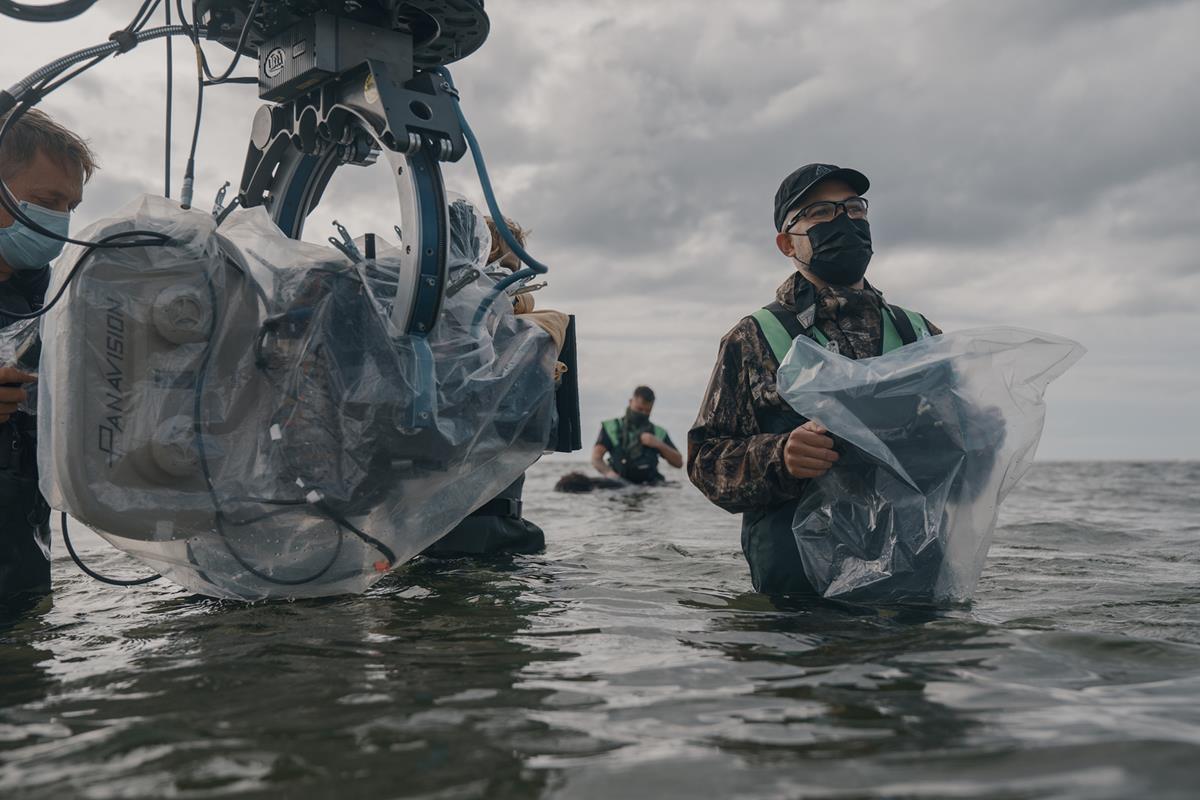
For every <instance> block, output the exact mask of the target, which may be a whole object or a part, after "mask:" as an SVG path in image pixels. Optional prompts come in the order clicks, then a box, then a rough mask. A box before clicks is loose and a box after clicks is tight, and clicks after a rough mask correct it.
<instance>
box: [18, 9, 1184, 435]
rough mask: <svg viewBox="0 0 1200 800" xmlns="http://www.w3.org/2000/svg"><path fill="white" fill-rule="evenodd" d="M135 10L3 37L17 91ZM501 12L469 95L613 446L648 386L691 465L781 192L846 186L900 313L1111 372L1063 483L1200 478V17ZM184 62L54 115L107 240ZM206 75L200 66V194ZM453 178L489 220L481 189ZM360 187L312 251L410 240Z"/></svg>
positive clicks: (209, 151)
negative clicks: (1189, 418)
mask: <svg viewBox="0 0 1200 800" xmlns="http://www.w3.org/2000/svg"><path fill="white" fill-rule="evenodd" d="M135 7H136V3H135V2H133V0H121V1H120V2H106V3H103V4H98V8H97V9H95V10H93V11H92V12H89V14H88V15H86V16H85V17H84V18H82V19H81V20H78V21H77V22H76V23H72V24H69V25H63V26H58V27H57V28H56V29H55V31H54V33H53V34H51V33H50V28H47V27H44V26H43V27H38V26H30V25H22V24H19V23H13V22H11V21H8V20H4V21H0V36H2V38H3V40H4V41H5V43H6V48H5V51H4V52H3V53H0V68H3V71H4V72H5V74H6V75H11V76H12V77H16V76H17V75H19V74H24V72H27V71H28V70H29V69H32V68H33V67H34V66H36V65H38V64H40V63H42V62H43V61H45V60H48V59H49V58H50V57H51V56H53V55H56V54H58V53H59V52H61V51H63V50H65V49H67V48H68V47H73V46H79V45H83V44H87V43H91V42H92V41H93V40H95V39H102V38H104V37H103V35H100V34H98V33H97V31H107V30H111V29H113V28H115V27H117V26H118V25H119V24H120V23H121V22H122V21H123V20H124V18H126V17H128V16H130V15H131V14H132V13H133V10H134V8H135ZM487 8H488V11H489V14H490V15H491V17H492V20H493V26H492V35H491V37H490V39H489V41H488V42H487V44H486V46H485V47H484V48H483V49H482V50H480V51H479V52H478V53H476V54H474V55H472V56H471V57H470V58H468V59H467V60H465V61H464V62H462V63H461V64H459V65H457V66H456V67H455V69H454V71H455V76H456V79H457V81H458V83H459V86H460V89H461V90H462V93H463V98H464V104H465V108H466V110H467V112H468V115H469V117H470V119H471V120H472V123H473V125H474V127H475V128H476V131H477V133H478V134H479V136H480V139H481V141H482V143H483V146H484V148H485V151H486V153H487V156H488V160H489V164H490V166H491V168H492V172H493V177H494V179H495V180H496V183H497V189H498V191H499V193H500V196H501V200H502V203H503V205H504V207H505V210H506V212H507V213H508V214H510V215H512V216H514V217H516V218H518V219H520V220H521V221H522V222H523V223H525V224H528V225H530V226H531V227H532V228H533V229H534V238H533V240H532V242H531V246H532V247H533V248H534V250H535V252H537V253H538V254H539V256H540V257H542V258H543V259H544V260H546V261H548V262H549V263H551V264H552V265H553V266H554V267H555V271H554V272H553V273H552V275H551V281H552V287H551V288H550V289H549V290H547V291H546V292H545V293H543V294H544V298H543V299H542V300H541V302H543V303H544V304H546V303H549V304H554V305H557V306H560V307H564V308H568V309H570V310H574V311H575V312H576V313H577V315H578V317H579V324H580V330H581V333H582V334H583V335H584V336H585V340H584V341H583V342H582V343H581V352H582V353H583V355H584V364H583V365H582V377H583V379H584V383H585V386H586V387H587V390H588V395H587V397H586V398H585V414H586V415H587V416H588V417H589V420H588V422H589V425H590V424H591V423H592V422H594V421H597V420H598V418H599V417H600V416H605V415H609V414H611V413H616V411H617V410H618V409H619V407H620V404H621V403H623V402H624V400H625V398H626V397H627V396H628V391H629V388H631V387H632V384H633V382H637V381H647V382H652V383H653V384H655V385H656V387H657V388H659V389H660V391H659V394H660V397H661V398H662V400H661V402H660V413H662V414H664V415H666V417H665V423H666V424H667V426H668V427H669V428H670V429H671V430H672V431H674V432H675V433H676V439H677V440H678V439H682V434H683V429H685V428H686V426H687V424H688V422H690V415H691V414H693V413H694V412H695V409H696V407H697V406H698V404H699V400H700V396H701V394H702V392H703V387H704V384H705V382H706V380H707V377H708V371H709V368H710V366H711V362H712V358H713V355H714V354H715V350H716V344H717V340H718V339H719V337H720V335H721V334H722V333H724V331H725V330H727V329H728V328H729V327H730V326H731V325H732V324H734V323H735V322H736V321H737V319H738V318H739V317H741V316H742V315H744V314H746V313H748V312H749V311H751V310H753V309H754V308H756V307H758V306H760V305H762V304H763V303H765V302H767V301H768V300H770V299H771V297H772V294H773V291H774V287H775V285H777V284H778V283H779V282H780V281H782V280H783V278H784V277H786V275H787V272H788V270H789V266H788V264H787V262H786V261H785V260H784V259H783V258H782V257H781V256H780V255H779V254H778V253H776V252H775V249H774V245H773V236H774V231H773V229H772V227H771V222H770V219H771V200H772V196H773V194H774V191H775V187H776V185H777V183H778V181H779V179H780V178H781V177H782V176H783V175H784V174H786V173H787V172H788V171H790V170H791V169H792V168H793V167H795V166H797V165H799V164H800V163H804V162H807V161H813V160H821V161H832V162H835V163H844V164H850V165H853V166H856V167H858V168H860V169H862V170H863V171H865V172H866V173H867V174H868V175H870V176H871V179H872V182H873V186H872V190H871V192H870V197H871V200H872V227H873V231H874V234H875V240H876V245H877V246H876V252H877V255H876V258H875V261H874V262H873V264H872V267H871V273H870V277H871V279H872V281H873V282H874V283H876V284H877V285H878V286H880V287H881V288H883V289H884V290H885V292H887V294H888V297H889V298H890V299H892V300H893V301H894V302H900V303H902V304H905V305H908V306H912V307H915V308H918V309H920V310H922V311H924V312H925V313H926V314H927V315H928V316H930V317H931V318H932V319H934V320H935V321H937V322H939V323H940V324H943V325H944V326H946V327H952V328H957V327H966V326H972V325H982V324H999V323H1003V322H1011V323H1014V324H1022V325H1026V326H1030V327H1041V328H1045V329H1048V330H1052V331H1058V332H1063V333H1065V334H1068V335H1073V336H1076V337H1078V338H1080V339H1082V340H1083V341H1084V342H1085V343H1086V344H1089V346H1091V348H1092V352H1091V353H1090V354H1089V356H1088V357H1087V359H1085V360H1084V361H1083V362H1082V363H1081V364H1080V365H1079V366H1078V367H1077V368H1076V369H1075V370H1074V371H1073V372H1071V373H1069V374H1068V376H1067V377H1066V378H1065V379H1064V380H1063V381H1062V382H1061V384H1056V387H1055V389H1054V390H1052V392H1056V391H1061V393H1062V396H1063V401H1062V402H1063V404H1064V406H1068V405H1069V407H1070V410H1069V411H1064V417H1070V418H1071V420H1072V421H1073V422H1072V424H1073V425H1075V424H1076V422H1078V421H1079V420H1087V421H1088V424H1089V425H1093V426H1095V427H1094V429H1093V432H1094V437H1093V439H1088V438H1087V436H1085V435H1084V432H1082V431H1081V430H1080V429H1078V427H1077V426H1076V427H1073V428H1071V429H1070V430H1069V431H1067V430H1066V429H1065V428H1064V429H1063V430H1064V433H1063V434H1062V436H1061V437H1058V436H1057V435H1056V433H1055V430H1056V429H1055V427H1054V424H1053V423H1054V409H1053V405H1052V417H1051V425H1050V427H1049V428H1048V433H1047V442H1046V447H1045V449H1046V451H1048V454H1049V455H1054V456H1059V457H1062V456H1070V455H1072V454H1079V455H1081V456H1082V455H1088V456H1095V455H1110V456H1115V455H1121V454H1130V455H1138V456H1141V457H1144V456H1146V455H1154V454H1161V455H1172V456H1179V455H1185V454H1191V455H1193V456H1195V455H1197V454H1200V434H1197V433H1191V434H1188V435H1183V436H1181V435H1180V434H1179V431H1180V430H1190V431H1194V430H1195V426H1194V425H1193V426H1191V427H1187V426H1186V425H1185V424H1184V423H1185V421H1184V420H1183V419H1182V418H1180V412H1179V405H1178V398H1179V397H1194V396H1196V394H1197V391H1198V389H1197V386H1196V380H1197V379H1196V378H1195V377H1194V376H1193V375H1192V373H1194V372H1195V369H1194V367H1192V368H1191V370H1190V371H1189V370H1181V369H1180V365H1184V364H1194V363H1195V359H1194V355H1193V354H1192V352H1191V351H1192V347H1191V342H1194V341H1195V340H1196V338H1197V336H1198V335H1200V323H1198V322H1197V320H1198V319H1200V313H1198V312H1200V280H1198V278H1197V274H1198V273H1200V257H1198V256H1197V253H1200V228H1198V226H1197V225H1196V224H1195V220H1196V208H1197V203H1198V202H1200V147H1197V145H1196V137H1195V131H1196V130H1197V129H1198V128H1200V104H1197V103H1196V102H1194V99H1193V98H1194V96H1195V90H1194V86H1193V83H1194V76H1195V75H1196V74H1197V68H1198V67H1200V55H1197V52H1196V48H1195V45H1194V32H1195V31H1196V30H1200V2H1196V0H1179V1H1177V2H1167V1H1165V0H1163V1H1160V2H1117V1H1116V0H1056V2H1054V3H1046V2H1039V1H1038V0H1016V1H1015V2H1005V3H995V2H986V1H985V0H957V1H956V2H945V1H944V0H913V1H912V2H905V3H889V2H883V1H882V0H848V1H847V2H840V3H824V2H816V1H815V0H813V1H812V2H788V1H786V0H762V1H761V2H755V3H752V4H748V3H736V4H735V3H725V2H717V0H656V2H654V3H640V4H635V3H630V2H627V0H596V1H595V2H552V1H551V0H520V1H519V2H518V0H489V2H488V4H487ZM10 43H11V45H10ZM213 53H214V56H213V57H214V60H218V61H224V59H225V58H227V57H228V53H227V52H226V51H222V50H220V49H219V48H215V49H214V50H213ZM161 54H162V48H161V45H154V46H151V47H150V48H148V49H147V50H146V51H145V52H141V51H134V52H133V53H131V54H129V55H127V56H122V57H121V58H120V59H118V60H117V61H116V62H114V63H113V64H112V65H111V66H110V65H105V66H104V67H102V68H101V69H98V70H96V71H94V72H93V73H89V75H88V76H87V77H86V78H85V79H83V80H81V82H80V83H79V84H78V85H72V86H70V87H68V88H67V89H65V90H63V92H61V93H60V94H59V95H55V96H53V97H52V98H50V99H49V100H48V101H47V106H48V108H49V109H50V110H52V111H53V112H54V113H56V114H59V115H61V116H63V118H64V119H66V120H68V121H69V122H70V123H71V124H72V125H74V126H76V127H78V128H79V129H80V130H83V131H85V132H86V133H87V134H88V135H90V136H91V137H92V139H93V140H94V141H95V143H96V144H97V146H98V147H99V149H100V150H101V156H102V159H103V161H104V165H105V170H104V172H102V173H101V176H100V177H98V178H97V180H96V182H95V185H94V186H93V187H92V189H91V190H90V192H89V196H88V198H87V200H86V204H85V206H84V207H83V209H82V213H81V215H80V216H81V217H87V216H89V215H91V216H95V215H99V214H101V213H103V212H104V211H106V210H107V209H109V208H111V207H112V206H114V205H120V204H122V202H123V200H124V199H125V198H123V197H122V195H123V194H126V193H133V192H135V191H138V190H158V189H160V188H161V177H160V174H161V113H162V98H161V86H162V70H161V61H162V57H161ZM189 61H190V56H189V55H188V53H187V52H186V48H184V47H182V46H180V47H179V48H177V57H176V69H177V75H178V76H180V78H179V83H178V88H177V107H176V140H175V146H174V154H175V155H174V158H175V161H176V166H177V170H176V181H178V175H179V173H180V171H181V167H182V163H183V159H184V157H185V150H186V144H187V142H186V136H185V135H184V134H185V132H186V130H187V129H188V128H189V127H190V111H191V108H190V105H191V102H192V99H193V95H192V86H191V83H190V78H189V75H190V64H189ZM257 105H258V101H257V100H256V99H255V97H254V93H253V90H252V89H251V88H249V87H230V88H227V89H222V90H220V91H214V92H210V93H208V95H207V96H206V111H205V128H204V135H203V139H202V140H201V147H200V159H199V163H200V172H199V179H198V187H197V202H198V203H199V202H200V201H201V200H202V201H203V202H204V203H207V202H209V200H210V198H211V196H212V194H213V193H214V192H215V191H216V189H217V187H218V186H219V185H220V183H221V181H223V180H232V181H234V182H235V183H236V181H237V179H238V177H239V176H240V172H241V166H242V164H241V162H242V158H243V156H244V152H245V141H246V136H247V134H248V131H249V124H250V117H251V115H252V114H253V111H254V109H255V108H256V107H257ZM447 175H448V180H449V182H450V184H451V186H452V187H453V188H457V189H459V190H461V191H464V192H466V193H467V194H468V195H469V196H472V197H475V198H478V196H479V193H478V190H477V188H475V182H474V177H473V174H472V172H471V170H470V168H469V165H468V164H466V163H462V164H457V165H451V166H450V167H449V168H448V169H447ZM335 180H336V182H335V184H334V185H333V186H332V187H331V189H330V193H329V195H328V198H327V202H326V204H325V206H323V207H322V208H321V209H319V211H318V212H317V214H315V215H314V217H313V220H312V222H311V224H310V226H309V229H308V230H307V231H306V238H310V239H313V240H314V241H322V240H323V239H324V237H325V236H327V235H329V232H330V231H329V228H328V221H329V219H331V218H333V217H337V218H339V219H341V220H342V221H344V222H347V223H348V224H350V225H351V226H352V227H354V228H355V230H356V231H362V230H367V229H369V228H373V229H377V230H385V231H386V230H388V229H390V224H391V223H392V222H393V221H394V217H393V212H392V210H391V209H392V208H393V206H391V205H390V203H391V201H390V187H389V184H388V179H387V178H386V176H382V175H377V174H371V173H366V172H363V171H361V170H360V171H354V172H351V171H345V172H344V173H343V174H339V176H338V177H337V178H336V179H335ZM1113 330H1127V331H1130V333H1129V334H1128V336H1126V337H1124V338H1122V337H1116V338H1115V339H1114V338H1113V337H1112V336H1111V335H1110V334H1111V332H1112V331H1113ZM1127 339H1128V340H1129V342H1131V343H1127V342H1126V340H1127ZM1139 348H1150V349H1152V350H1153V351H1154V352H1155V354H1156V359H1155V360H1154V361H1153V367H1152V368H1149V369H1150V370H1151V371H1150V373H1145V372H1144V371H1143V372H1139V373H1138V376H1139V377H1138V382H1140V383H1142V384H1145V383H1147V382H1149V383H1151V384H1153V385H1154V386H1156V387H1157V389H1156V396H1157V397H1158V398H1162V399H1161V401H1160V400H1156V399H1154V398H1151V399H1150V400H1149V401H1148V400H1147V399H1146V397H1145V393H1144V392H1142V391H1140V390H1139V389H1138V388H1137V387H1136V386H1135V385H1134V383H1132V382H1129V383H1128V384H1125V383H1122V382H1121V381H1120V380H1118V379H1115V378H1114V377H1113V376H1119V375H1121V374H1128V373H1122V367H1121V366H1120V364H1122V363H1124V361H1123V360H1128V359H1136V358H1138V353H1139ZM626 384H629V386H626ZM1060 385H1061V386H1062V389H1061V390H1060V389H1059V386H1060ZM1170 385H1175V386H1177V387H1179V388H1178V390H1177V391H1167V390H1165V389H1164V388H1163V387H1164V386H1170ZM1098 386H1103V387H1104V388H1105V391H1106V395H1105V397H1104V399H1103V402H1101V401H1100V400H1098V399H1095V397H1094V392H1092V387H1098ZM1089 392H1092V393H1091V394H1089ZM1189 392H1190V394H1189ZM1168 397H1169V398H1171V399H1170V400H1169V401H1168V399H1167V398H1168ZM1114 398H1116V399H1114ZM1053 401H1054V398H1053V397H1052V404H1053ZM1147 402H1152V403H1153V402H1161V407H1159V408H1157V410H1154V409H1152V410H1149V411H1144V413H1145V415H1146V416H1147V417H1148V418H1149V420H1150V421H1149V422H1148V423H1146V424H1147V426H1148V430H1149V433H1143V436H1142V437H1141V438H1139V439H1137V440H1133V439H1122V438H1120V437H1110V438H1105V436H1106V434H1104V433H1102V431H1103V425H1104V415H1103V414H1101V413H1099V412H1098V411H1096V409H1099V408H1103V409H1111V408H1114V407H1118V406H1121V407H1125V408H1139V409H1144V405H1145V403H1147ZM1122 404H1123V406H1122ZM1106 413H1107V412H1106ZM1080 424H1081V423H1080ZM1189 435H1190V437H1191V438H1188V436H1189ZM1106 442H1107V443H1106ZM1147 442H1149V444H1147ZM1106 448H1107V449H1106Z"/></svg>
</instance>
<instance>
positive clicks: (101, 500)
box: [38, 197, 557, 599]
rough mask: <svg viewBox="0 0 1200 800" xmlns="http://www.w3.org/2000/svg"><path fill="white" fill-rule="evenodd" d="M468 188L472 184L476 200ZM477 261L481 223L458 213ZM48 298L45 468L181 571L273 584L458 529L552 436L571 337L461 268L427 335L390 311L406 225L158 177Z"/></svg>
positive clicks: (373, 568) (331, 583)
mask: <svg viewBox="0 0 1200 800" xmlns="http://www.w3.org/2000/svg"><path fill="white" fill-rule="evenodd" d="M459 202H460V203H463V201H459ZM451 216H452V218H453V219H454V220H456V224H457V225H459V226H466V227H470V228H471V231H470V232H469V235H466V236H459V237H456V238H457V239H458V240H461V241H467V242H470V243H472V244H471V245H470V250H469V252H463V250H462V248H450V250H451V254H452V255H451V259H452V262H453V264H454V267H455V272H457V271H458V270H461V269H463V268H466V267H470V268H473V269H475V270H477V271H478V272H480V273H482V271H483V270H482V267H483V261H484V259H485V258H486V254H487V252H488V249H489V247H490V237H489V236H488V232H487V228H486V225H485V224H484V222H483V220H482V217H481V216H480V215H479V214H478V213H477V212H475V211H474V209H473V208H470V207H469V206H466V205H465V204H464V205H463V206H461V207H460V208H459V213H456V214H453V215H451ZM135 228H136V229H137V230H141V231H154V232H160V233H163V234H165V235H166V236H168V237H169V242H168V243H167V244H165V245H163V246H156V247H145V248H132V249H117V250H114V249H105V250H96V251H91V252H84V251H82V250H80V249H78V248H74V249H72V250H70V251H68V253H67V254H66V256H64V262H63V266H62V268H60V269H57V270H56V271H55V275H56V277H57V278H58V279H60V280H61V279H62V276H65V275H67V274H68V273H69V272H70V267H69V266H68V265H71V264H74V263H75V262H76V261H80V262H81V263H79V267H78V273H77V275H76V277H75V279H74V280H73V281H72V283H71V284H70V286H69V287H68V288H67V296H66V297H65V298H64V301H63V302H62V303H60V304H58V305H57V306H55V307H54V308H53V309H52V310H51V311H50V313H49V314H48V315H47V317H46V319H45V322H44V327H43V334H44V339H45V345H44V351H43V358H42V374H41V379H40V384H41V395H40V403H41V407H40V414H39V431H38V433H39V437H40V440H41V443H42V447H41V452H40V467H41V475H42V478H41V481H42V490H43V492H44V494H45V495H46V497H47V499H48V500H49V501H50V503H51V505H52V506H54V507H55V508H58V509H61V510H64V511H67V512H69V513H70V514H71V515H73V516H74V517H76V518H78V519H79V520H81V521H82V522H84V523H85V524H87V525H89V526H90V527H92V528H93V529H95V530H97V532H99V533H100V534H101V535H103V536H104V537H105V538H106V539H108V540H109V541H110V542H112V543H113V544H114V545H116V546H117V547H120V548H121V549H123V550H125V551H127V552H129V553H131V554H133V555H135V556H137V557H138V558H140V559H142V560H143V561H146V562H147V563H148V564H149V565H150V566H152V567H153V568H155V569H157V570H159V571H160V572H162V573H163V574H164V575H167V576H168V577H170V578H171V579H172V580H174V581H176V582H177V583H179V584H181V585H183V586H185V587H187V588H189V589H191V590H193V591H197V592H200V593H203V594H209V595H213V596H218V597H231V598H242V599H257V598H264V597H304V596H318V595H328V594H338V593H344V592H353V591H361V590H362V589H364V588H366V587H367V586H369V585H370V584H371V583H372V582H374V581H375V580H376V579H378V577H380V576H381V575H382V574H383V572H385V571H386V570H387V569H389V568H391V567H392V566H394V565H396V564H399V563H402V562H403V561H405V560H407V559H409V558H411V557H412V556H413V555H415V554H417V553H418V552H420V551H421V550H422V549H424V548H425V547H426V546H428V545H429V544H432V543H433V542H434V541H436V540H437V539H438V538H440V537H441V536H442V535H443V534H444V533H445V532H447V531H448V530H449V529H450V528H451V527H453V526H454V525H455V524H457V523H458V522H459V521H460V520H461V519H462V518H463V517H465V516H466V515H467V514H468V513H469V512H470V511H472V510H473V509H475V508H477V507H479V506H480V505H482V504H483V503H485V502H486V501H488V500H490V499H491V498H492V497H494V496H495V495H496V494H497V493H498V492H499V491H500V490H501V489H503V488H504V487H505V486H507V485H509V484H510V483H512V481H513V480H515V479H516V478H517V477H518V476H519V475H520V474H521V473H522V472H523V471H524V470H525V469H526V468H527V467H528V466H529V465H530V464H532V463H533V462H534V461H535V460H536V459H537V458H538V457H539V456H540V455H541V453H542V452H543V450H544V449H545V448H546V446H547V442H548V441H549V440H550V438H551V432H552V429H553V427H554V422H555V384H554V379H553V372H554V362H555V360H556V356H557V348H556V346H555V344H554V342H553V340H552V339H551V338H550V337H549V336H548V335H547V334H546V333H545V332H544V331H543V330H542V329H541V328H539V327H538V326H537V325H535V324H533V323H530V322H526V321H525V320H522V319H520V318H519V317H517V316H515V315H514V314H513V312H512V308H511V306H510V305H509V304H507V303H498V304H492V305H491V307H490V308H491V310H490V311H489V313H488V315H487V317H486V318H485V321H484V324H483V325H482V326H480V327H479V328H477V329H475V330H472V319H473V317H474V315H475V313H476V311H477V310H478V308H479V307H480V304H481V303H483V301H484V299H485V298H486V297H487V295H488V292H489V290H490V289H491V287H492V286H493V282H492V280H491V279H489V278H488V277H487V276H486V275H480V277H479V278H478V279H477V280H475V281H473V282H470V283H467V284H465V285H464V286H463V287H462V288H461V289H460V290H459V291H457V292H456V293H455V294H454V295H453V296H452V297H448V298H447V299H446V301H445V303H444V304H443V307H442V313H441V317H440V319H439V322H438V325H437V326H436V327H435V329H434V330H433V331H432V332H430V333H429V334H428V335H424V336H410V335H405V334H399V335H397V334H396V333H395V332H394V331H392V330H391V329H390V327H389V325H388V320H389V318H390V314H391V311H392V309H391V304H392V302H393V301H394V298H395V296H396V291H397V288H396V287H397V286H398V285H400V284H402V283H403V281H404V275H403V268H404V265H403V262H402V261H400V260H399V259H397V258H395V257H394V253H395V250H396V245H391V246H389V245H387V244H386V243H381V244H380V245H379V246H378V248H377V255H376V258H375V259H372V260H367V261H361V262H358V263H354V262H351V261H350V260H349V259H348V258H346V257H345V256H343V255H342V254H341V253H339V252H338V251H337V250H335V249H333V248H329V247H323V246H318V245H312V244H308V243H305V242H298V241H295V240H291V239H288V238H287V237H285V236H284V235H283V234H282V232H280V231H279V230H278V228H276V227H275V226H274V225H273V224H272V223H271V221H270V220H269V219H268V217H267V215H266V214H265V213H264V211H263V210H262V209H250V210H244V211H238V212H235V213H234V214H233V215H232V216H230V217H229V219H228V220H227V221H226V222H225V223H224V224H223V225H222V226H221V227H220V228H219V229H218V228H217V227H216V225H215V223H214V221H213V219H212V217H211V216H209V215H207V214H204V213H201V212H197V211H194V210H193V211H183V210H181V209H180V208H179V207H178V206H176V205H175V204H173V203H171V202H170V201H167V200H164V199H162V198H153V197H146V198H143V199H142V200H141V201H140V202H139V203H137V204H135V205H134V206H133V207H131V208H129V209H127V210H126V211H125V212H124V213H122V214H121V215H119V216H118V217H117V218H114V219H112V220H108V221H104V222H101V223H97V225H95V226H93V228H92V229H90V230H89V231H87V232H86V233H85V234H84V236H85V237H87V238H95V237H99V236H104V235H109V234H112V233H117V232H120V231H124V230H130V229H135Z"/></svg>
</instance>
